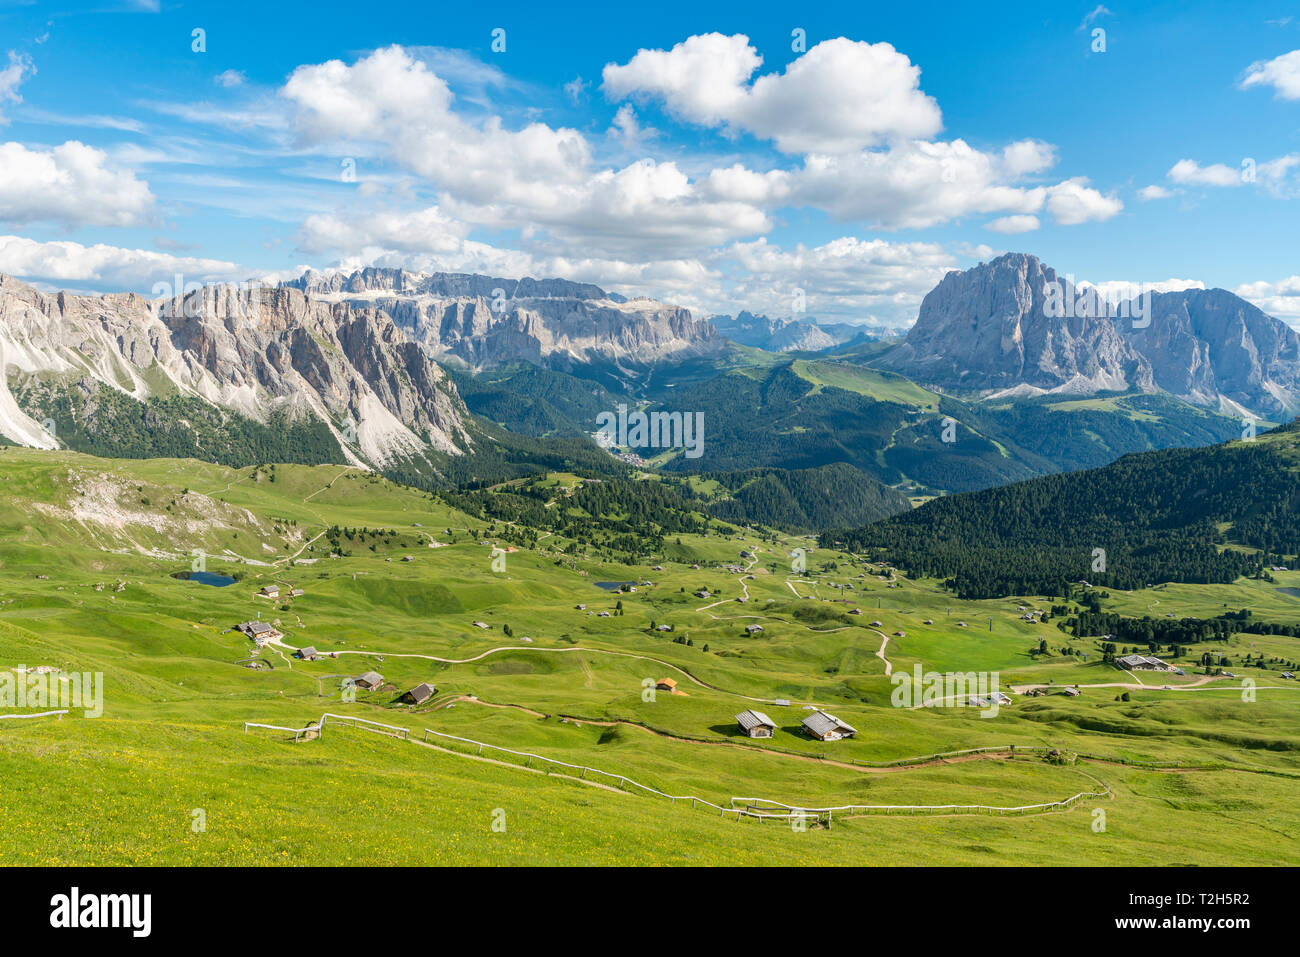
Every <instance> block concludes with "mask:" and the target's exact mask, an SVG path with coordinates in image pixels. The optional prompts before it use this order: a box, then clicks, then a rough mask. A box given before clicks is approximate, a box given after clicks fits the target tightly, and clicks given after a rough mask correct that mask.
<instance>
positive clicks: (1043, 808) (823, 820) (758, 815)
mask: <svg viewBox="0 0 1300 957" xmlns="http://www.w3.org/2000/svg"><path fill="white" fill-rule="evenodd" d="M330 719H333V721H334V723H336V724H342V725H343V726H344V727H353V728H360V729H362V730H363V731H371V732H375V733H378V734H385V735H389V736H391V737H397V738H401V739H402V740H407V741H409V740H410V731H409V729H407V728H399V727H396V726H394V725H390V724H381V723H380V722H378V721H370V720H368V719H366V718H357V717H353V716H351V715H339V714H331V713H329V712H326V713H325V714H323V715H321V719H320V721H319V722H318V723H317V724H314V725H308V726H307V727H305V728H286V727H282V726H280V725H273V724H259V723H256V722H252V721H246V722H244V731H245V732H247V731H248V729H249V728H268V729H271V730H275V731H285V732H288V733H290V734H292V735H293V736H294V740H295V741H299V740H301V739H302V738H303V737H304V736H306V735H308V733H309V732H315V736H316V737H320V736H321V735H322V733H323V731H324V728H325V725H326V724H327V723H328V722H329V720H330ZM430 735H432V736H433V737H435V738H437V739H439V740H440V741H444V742H451V743H454V745H455V746H456V747H453V748H447V749H446V750H451V751H453V752H454V753H463V751H459V750H457V748H464V749H468V750H471V751H473V752H474V754H475V755H476V756H484V755H485V754H493V755H498V754H499V755H507V756H509V757H510V758H514V759H522V761H518V760H516V761H515V762H513V763H516V764H520V763H522V766H523V767H525V768H532V769H535V770H538V771H542V772H545V773H551V769H555V770H556V773H562V774H567V775H570V776H576V777H578V778H579V779H580V780H584V781H593V782H596V783H601V784H605V786H607V787H613V788H616V789H618V790H620V791H627V792H629V793H644V794H649V795H652V796H654V797H659V798H664V799H666V800H667V801H669V802H670V803H671V804H673V805H676V804H677V803H678V802H679V801H681V802H690V806H691V808H692V809H693V810H698V809H701V808H702V809H704V810H707V811H710V812H712V811H717V812H718V814H719V816H721V817H724V818H725V817H726V816H727V815H729V814H730V815H734V820H737V821H739V820H754V821H758V822H759V823H762V822H764V821H783V822H786V823H790V824H792V825H794V824H798V823H803V824H808V823H818V824H824V825H826V826H827V827H829V826H830V825H831V824H832V822H833V821H834V818H835V815H836V814H837V813H838V814H839V815H840V816H841V817H853V816H856V815H862V814H885V815H952V814H987V815H990V816H1022V815H1029V814H1048V813H1052V812H1056V811H1065V810H1069V809H1070V808H1072V807H1074V806H1075V805H1076V804H1078V803H1079V802H1080V801H1087V800H1092V799H1100V798H1110V797H1111V792H1110V788H1109V787H1107V786H1106V785H1105V784H1104V783H1102V782H1101V781H1097V779H1096V778H1092V780H1093V781H1096V783H1097V784H1098V785H1100V787H1101V788H1102V790H1100V791H1080V792H1079V793H1078V794H1074V795H1072V796H1070V797H1068V798H1065V799H1064V800H1061V801H1050V802H1047V803H1044V804H1025V805H1020V806H1017V807H997V806H993V805H987V804H844V805H840V806H838V807H796V806H795V805H792V804H784V803H782V802H780V801H774V800H771V799H770V798H757V797H747V798H742V797H733V798H732V799H731V800H730V802H729V805H720V804H715V803H713V802H712V801H710V800H708V799H707V798H702V797H698V796H696V795H693V794H668V793H667V792H664V791H660V790H659V789H657V788H653V787H650V786H649V785H648V784H642V783H641V782H639V781H635V780H633V779H632V778H629V777H628V776H627V775H624V774H616V773H614V772H613V771H603V770H601V769H600V768H593V767H589V766H588V765H583V764H570V763H569V762H567V761H560V760H558V759H557V758H548V757H546V756H545V755H541V754H534V753H533V752H531V751H517V750H515V749H513V748H506V747H502V746H501V745H498V744H488V743H487V742H486V741H476V740H474V739H473V738H463V737H460V736H459V735H455V734H447V733H446V732H444V731H434V730H433V729H432V728H425V729H424V735H423V738H422V739H421V740H422V741H423V742H424V743H426V744H428V743H430V742H429V737H430ZM1052 750H1053V749H1052V748H1046V747H1020V746H1017V747H1014V748H1013V747H1012V746H1010V745H1005V746H998V747H987V748H968V749H966V750H964V751H946V752H939V753H936V754H931V755H925V756H923V757H919V758H901V759H899V760H897V761H888V762H882V763H881V764H880V765H878V766H880V767H895V766H900V765H907V764H919V763H924V762H927V761H934V760H938V759H942V758H949V757H961V756H963V755H970V754H984V753H1016V754H1022V753H1023V754H1046V753H1048V752H1050V751H1052ZM859 763H863V764H866V763H867V762H859ZM1079 773H1081V774H1082V773H1083V772H1079ZM1085 776H1086V777H1090V778H1091V775H1085Z"/></svg>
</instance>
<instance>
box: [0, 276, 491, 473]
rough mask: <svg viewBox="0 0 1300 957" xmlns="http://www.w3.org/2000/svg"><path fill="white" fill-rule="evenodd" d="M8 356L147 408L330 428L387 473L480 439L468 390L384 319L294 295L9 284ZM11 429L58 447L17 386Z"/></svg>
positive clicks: (4, 415) (1, 404) (1, 406)
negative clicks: (292, 420) (178, 294)
mask: <svg viewBox="0 0 1300 957" xmlns="http://www.w3.org/2000/svg"><path fill="white" fill-rule="evenodd" d="M0 360H2V361H3V364H4V367H5V370H6V373H7V375H6V380H7V377H8V374H12V373H16V372H17V373H24V374H29V375H37V376H42V377H55V378H58V379H61V380H66V381H67V382H68V383H69V385H72V384H74V383H81V384H82V387H83V391H84V388H85V387H86V386H88V385H89V384H92V383H95V382H98V383H102V384H105V385H108V386H111V387H113V388H116V389H120V390H122V391H124V392H126V393H128V394H130V395H132V396H133V397H135V398H137V399H141V400H143V399H145V398H147V397H148V396H150V395H152V394H156V393H158V392H159V391H179V392H181V393H183V394H187V395H191V396H196V397H200V398H203V399H206V400H207V401H209V402H211V403H213V404H214V405H218V406H221V407H224V408H228V409H232V410H234V411H236V412H239V413H241V414H243V415H246V416H248V417H250V418H253V419H255V420H257V421H261V422H266V421H267V420H268V418H269V416H270V415H271V414H272V413H273V412H277V411H285V412H287V413H289V414H290V415H291V416H313V417H316V418H319V419H321V420H322V421H324V422H326V423H327V424H329V426H330V427H331V429H332V430H333V431H334V432H335V435H336V436H337V437H339V438H340V440H341V444H342V445H343V448H344V449H345V452H346V453H347V454H348V455H349V457H350V458H352V459H353V461H354V462H355V463H356V464H360V465H374V466H382V465H384V464H387V463H390V462H393V461H395V460H399V459H402V458H410V457H413V456H419V455H421V454H422V453H424V452H427V451H429V450H430V449H434V450H438V451H441V452H446V453H450V454H459V452H460V451H461V446H462V445H463V444H465V443H466V442H468V436H467V433H466V432H465V428H464V423H463V410H464V406H463V403H461V401H460V398H459V396H458V395H457V393H456V390H455V386H454V385H453V384H452V383H451V382H450V380H449V379H448V378H447V375H446V373H445V372H443V370H442V369H441V368H439V367H438V365H437V364H436V363H435V362H433V361H432V359H431V357H430V356H428V355H427V354H426V353H425V352H424V350H423V349H421V348H420V347H419V345H418V344H416V343H414V342H412V341H411V340H410V339H409V337H408V336H406V335H405V333H403V332H402V330H400V329H399V328H397V327H396V326H395V325H394V323H393V321H392V319H391V318H390V317H389V316H388V315H386V314H385V313H383V312H381V311H378V310H375V309H367V308H352V307H351V306H349V305H348V304H345V303H331V302H322V301H318V300H315V299H311V298H308V297H307V296H305V295H304V294H303V293H302V292H301V291H299V290H297V289H290V288H257V289H244V290H239V291H235V290H234V289H233V287H219V288H217V287H210V288H205V289H203V290H198V291H195V292H192V293H190V294H189V295H188V296H186V297H185V298H183V299H179V298H178V299H175V300H171V301H155V302H151V301H148V300H146V299H143V298H142V297H140V296H136V295H132V294H127V295H110V296H99V297H91V296H75V295H70V294H68V293H58V294H56V295H47V294H45V293H42V292H39V291H37V290H36V289H33V288H32V287H31V286H27V285H25V284H23V283H21V282H18V281H16V280H14V279H12V278H9V277H5V276H0ZM0 432H3V433H4V434H5V435H6V436H8V437H9V438H11V439H13V440H14V441H17V442H20V443H23V444H27V445H37V446H42V447H54V445H55V444H56V442H55V440H54V437H53V436H52V435H50V434H49V433H48V432H47V431H46V430H44V429H43V428H42V427H41V426H40V424H39V423H36V422H34V421H32V420H31V419H30V418H28V417H27V416H26V415H25V414H24V413H22V411H21V410H20V409H18V407H17V404H16V402H15V401H14V399H13V396H12V395H11V394H10V392H9V390H8V384H7V381H6V382H5V383H3V392H2V393H0Z"/></svg>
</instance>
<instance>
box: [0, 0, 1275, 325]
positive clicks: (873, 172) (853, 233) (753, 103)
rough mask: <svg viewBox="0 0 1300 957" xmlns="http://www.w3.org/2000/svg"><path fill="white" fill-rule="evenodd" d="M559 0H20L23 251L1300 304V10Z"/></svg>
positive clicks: (13, 222)
mask: <svg viewBox="0 0 1300 957" xmlns="http://www.w3.org/2000/svg"><path fill="white" fill-rule="evenodd" d="M542 6H543V5H538V4H526V5H525V4H495V3H493V4H489V3H483V4H457V5H454V6H435V5H431V4H428V3H409V4H408V3H386V2H381V0H376V2H371V3H366V4H358V3H346V4H295V3H276V4H269V3H259V4H253V3H222V4H202V3H169V2H166V0H159V2H157V3H150V2H142V3H114V2H111V0H102V2H99V3H93V4H86V5H77V4H71V5H67V4H61V5H58V6H57V8H56V7H55V6H53V5H49V4H36V3H32V4H25V3H15V2H5V0H0V118H3V125H0V271H3V272H8V273H11V274H15V275H19V276H21V277H22V278H25V279H28V280H29V281H33V282H36V283H39V284H40V285H42V286H43V287H48V288H63V287H68V288H78V289H93V290H105V291H108V290H120V289H135V290H138V291H142V292H146V293H148V292H150V291H151V290H152V289H153V288H154V287H155V286H156V285H158V284H159V283H172V282H174V277H175V276H177V275H181V276H183V277H184V279H185V281H215V280H229V279H243V278H248V277H252V276H271V277H276V276H286V275H290V274H294V273H296V272H297V271H298V270H299V269H301V268H302V267H306V266H310V267H313V268H320V269H326V268H353V267H356V266H360V265H367V264H380V265H400V266H404V267H407V268H412V269H425V270H429V269H447V270H454V271H476V272H489V273H492V274H495V275H502V276H521V275H561V276H565V277H568V278H573V279H580V280H584V281H590V282H596V283H599V284H601V285H603V286H605V287H606V288H611V289H616V290H619V291H621V292H624V293H627V294H630V295H649V296H653V297H656V298H661V299H664V300H667V301H671V302H676V303H680V304H683V305H686V306H689V307H691V308H692V309H695V310H698V311H699V312H701V313H705V314H707V313H711V312H735V311H739V310H740V309H743V308H749V309H751V310H754V311H765V312H769V313H772V314H782V315H783V314H789V313H790V312H791V310H792V308H794V306H793V304H794V303H795V302H796V301H797V296H796V293H797V291H798V290H802V291H803V297H804V301H805V302H806V304H807V309H808V312H809V313H811V314H813V315H817V316H819V317H825V318H831V319H838V320H846V321H863V322H876V323H883V324H887V325H902V324H907V323H908V322H910V321H911V320H912V319H913V318H914V317H915V310H916V307H917V304H918V303H919V301H920V298H921V297H922V296H923V295H924V293H925V292H926V291H927V290H928V289H929V288H930V287H931V286H932V285H933V284H934V282H936V281H937V280H938V279H939V278H940V277H941V276H942V275H943V273H944V272H945V271H947V270H948V269H951V268H965V267H968V266H970V265H973V264H974V263H975V262H976V261H978V260H979V259H982V258H988V257H990V256H992V255H995V254H996V253H998V252H1001V251H1005V250H1015V251H1025V252H1031V253H1034V254H1036V255H1038V256H1040V257H1041V258H1043V259H1044V260H1045V261H1047V262H1048V263H1050V264H1052V265H1054V266H1056V267H1057V268H1058V269H1059V270H1061V271H1062V272H1067V273H1071V274H1073V275H1075V276H1076V277H1078V278H1079V279H1083V280H1089V281H1093V282H1098V283H1101V282H1120V281H1124V282H1150V283H1165V282H1169V281H1175V280H1176V281H1179V283H1180V284H1186V283H1203V284H1205V285H1207V286H1222V287H1225V288H1229V289H1234V290H1237V291H1238V292H1239V293H1241V294H1243V295H1247V296H1248V297H1249V298H1251V299H1252V300H1253V301H1255V302H1256V303H1258V304H1259V305H1260V306H1261V307H1262V308H1265V309H1266V310H1267V311H1269V312H1271V313H1273V314H1275V315H1278V316H1280V317H1282V318H1284V319H1287V320H1289V321H1292V322H1297V321H1300V265H1297V256H1296V253H1297V251H1298V250H1297V247H1298V246H1300V243H1298V242H1297V234H1298V233H1300V230H1297V228H1296V224H1297V211H1298V210H1300V9H1297V8H1296V7H1294V5H1292V6H1291V7H1290V8H1288V6H1287V5H1285V4H1280V3H1237V4H1226V3H1225V4H1208V3H1206V4H1187V3H1177V4H1174V3H1170V4H1145V5H1143V6H1141V7H1140V8H1138V7H1132V6H1125V5H1123V4H1120V3H1118V2H1115V3H1107V4H1105V5H1104V6H1099V5H1097V4H1096V3H1083V4H1077V5H1073V4H1068V3H1065V4H1054V5H1053V9H1052V10H1051V12H1048V13H1044V12H1043V11H1042V9H1040V7H1041V5H1040V4H1031V3H1024V4H1018V3H1000V4H996V5H983V4H935V5H926V4H913V5H901V4H888V5H886V4H876V5H866V4H816V5H812V4H810V5H806V6H805V7H802V8H801V7H800V6H799V5H791V4H788V3H781V4H777V3H770V4H769V3H761V2H747V3H735V4H726V3H711V4H700V3H663V4H657V5H656V6H655V7H654V10H653V13H646V12H644V11H643V10H642V9H641V8H638V10H637V11H635V12H634V11H631V10H619V9H615V8H614V6H613V5H610V4H608V3H602V4H594V3H593V4H566V5H563V9H562V10H558V11H557V10H555V9H551V10H545V9H542ZM647 9H648V8H647ZM498 29H499V30H504V50H501V49H497V50H494V49H493V39H494V34H493V31H494V30H498ZM196 30H200V31H203V32H202V34H201V42H199V41H198V40H196V36H195V31H196ZM1098 30H1101V31H1104V34H1097V33H1096V32H1095V31H1098ZM795 31H802V43H801V44H800V43H799V42H798V41H799V39H800V35H798V34H796V33H795ZM497 37H498V42H497V46H498V47H500V46H501V45H502V44H501V42H500V39H501V35H500V34H497ZM1103 44H1104V49H1102V46H1103ZM196 46H201V47H202V49H201V50H196V49H195V47H196ZM796 47H798V48H797V49H796Z"/></svg>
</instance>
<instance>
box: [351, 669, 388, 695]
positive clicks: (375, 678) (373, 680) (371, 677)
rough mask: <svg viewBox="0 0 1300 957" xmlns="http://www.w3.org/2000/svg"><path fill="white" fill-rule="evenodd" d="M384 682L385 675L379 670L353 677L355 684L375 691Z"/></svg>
mask: <svg viewBox="0 0 1300 957" xmlns="http://www.w3.org/2000/svg"><path fill="white" fill-rule="evenodd" d="M383 683H384V676H383V675H381V674H380V673H379V672H378V671H367V672H366V673H365V674H363V675H361V676H359V677H357V678H355V679H353V684H355V685H356V686H357V687H358V688H361V689H362V690H364V691H374V690H375V689H376V688H378V687H379V686H380V685H381V684H383Z"/></svg>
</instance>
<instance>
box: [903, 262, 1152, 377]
mask: <svg viewBox="0 0 1300 957" xmlns="http://www.w3.org/2000/svg"><path fill="white" fill-rule="evenodd" d="M1051 283H1059V284H1060V288H1061V289H1062V290H1063V291H1064V294H1065V296H1066V297H1068V298H1070V299H1071V301H1073V300H1075V299H1082V301H1083V302H1084V303H1085V304H1086V305H1084V307H1083V308H1080V309H1077V310H1073V311H1075V312H1076V314H1075V315H1073V316H1069V317H1058V316H1054V315H1049V314H1048V312H1049V311H1048V295H1049V292H1048V290H1049V284H1051ZM1104 311H1105V310H1104V308H1103V306H1102V304H1101V303H1100V302H1099V301H1098V300H1097V298H1096V297H1095V296H1091V295H1088V294H1087V293H1086V292H1085V293H1083V294H1079V293H1077V292H1076V291H1075V289H1074V287H1073V286H1071V285H1070V284H1069V283H1068V282H1067V281H1066V279H1065V278H1064V277H1061V276H1058V275H1057V273H1056V270H1054V269H1052V268H1051V267H1050V266H1045V265H1043V264H1042V263H1041V262H1039V261H1038V259H1036V258H1035V257H1033V256H1027V255H1023V254H1015V253H1011V254H1008V255H1005V256H1001V257H999V258H998V259H995V260H993V261H992V262H989V263H981V264H980V265H979V266H976V267H975V268H974V269H968V270H967V271H965V272H957V271H953V272H950V273H948V275H947V276H945V277H944V278H943V279H942V280H941V281H940V283H939V285H937V286H935V288H934V289H932V290H931V291H930V292H929V293H928V294H927V295H926V297H925V299H924V300H922V302H921V310H920V313H919V314H918V317H917V320H916V325H914V326H913V327H912V328H911V330H909V331H908V333H907V337H906V338H905V339H904V341H903V343H902V344H901V345H900V346H899V347H898V348H897V349H895V350H894V351H893V352H891V353H889V355H888V356H886V357H885V359H884V361H883V362H882V365H885V366H886V367H888V368H890V369H893V370H895V371H898V372H901V373H903V374H905V375H908V376H911V377H913V378H916V379H919V380H921V381H923V382H931V383H934V384H936V385H940V386H946V387H956V388H962V389H973V390H1005V389H1018V388H1019V389H1023V390H1025V391H1038V390H1042V391H1051V390H1060V391H1068V392H1078V393H1087V392H1095V391H1098V390H1108V389H1141V390H1144V391H1153V390H1154V388H1155V386H1154V381H1153V379H1152V374H1151V367H1150V364H1149V363H1148V362H1147V361H1146V360H1145V359H1144V358H1143V357H1142V356H1141V355H1139V354H1138V353H1137V352H1136V351H1135V350H1134V349H1133V348H1132V347H1131V346H1130V345H1129V344H1128V343H1127V342H1126V341H1125V340H1124V337H1123V335H1122V334H1121V333H1120V331H1119V329H1118V327H1117V326H1116V323H1114V322H1113V321H1112V320H1110V319H1109V318H1107V317H1102V316H1101V313H1103V312H1104ZM1079 313H1082V315H1081V314H1079Z"/></svg>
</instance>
